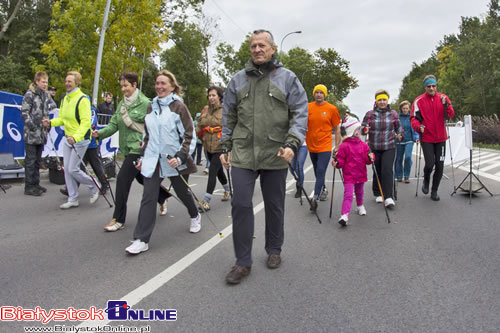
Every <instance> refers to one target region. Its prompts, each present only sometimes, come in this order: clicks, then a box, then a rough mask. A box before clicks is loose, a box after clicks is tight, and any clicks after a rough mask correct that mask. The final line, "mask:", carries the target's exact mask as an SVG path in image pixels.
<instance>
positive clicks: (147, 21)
mask: <svg viewBox="0 0 500 333" xmlns="http://www.w3.org/2000/svg"><path fill="white" fill-rule="evenodd" d="M161 4H162V1H161V0H113V1H112V2H111V9H110V13H109V17H108V27H107V30H106V38H105V41H104V50H103V58H102V66H101V77H100V87H99V89H100V91H112V92H117V91H119V82H118V77H119V75H120V73H121V72H123V71H134V72H137V73H140V72H141V70H142V68H143V67H144V64H143V58H144V54H146V55H149V54H151V53H152V52H155V51H158V50H159V44H160V43H161V42H163V41H165V40H166V37H167V35H166V31H165V27H164V25H163V22H162V17H161V15H160V9H161ZM105 5H106V0H95V1H85V0H61V1H56V2H55V4H54V6H53V8H52V17H53V19H52V21H51V30H50V32H49V41H48V42H47V43H46V44H44V45H43V46H42V52H43V54H45V55H46V57H47V58H46V61H45V63H46V67H47V69H48V70H49V71H50V72H51V73H54V74H56V77H57V79H56V81H55V86H56V87H58V88H60V90H64V89H63V87H64V77H65V74H66V72H67V71H68V70H77V71H79V72H80V73H81V74H82V85H81V86H82V88H83V90H84V91H85V92H87V93H90V92H91V89H92V84H93V81H94V79H93V76H94V72H95V65H96V58H97V48H98V45H99V34H100V30H101V25H102V21H103V15H104V8H105ZM36 67H37V68H41V67H43V65H37V66H36Z"/></svg>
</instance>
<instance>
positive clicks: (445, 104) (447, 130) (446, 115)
mask: <svg viewBox="0 0 500 333" xmlns="http://www.w3.org/2000/svg"><path fill="white" fill-rule="evenodd" d="M441 102H443V108H444V113H443V115H444V122H445V124H444V126H445V127H446V135H447V136H448V143H449V145H450V159H451V176H452V178H453V191H455V168H454V167H453V153H452V152H451V137H450V130H449V129H448V120H449V118H448V110H447V109H448V105H449V104H448V102H447V101H446V97H444V96H441Z"/></svg>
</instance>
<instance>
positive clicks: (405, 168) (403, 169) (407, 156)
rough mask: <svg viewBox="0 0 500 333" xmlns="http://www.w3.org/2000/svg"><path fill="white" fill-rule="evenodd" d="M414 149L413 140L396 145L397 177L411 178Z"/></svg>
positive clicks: (395, 170) (395, 168)
mask: <svg viewBox="0 0 500 333" xmlns="http://www.w3.org/2000/svg"><path fill="white" fill-rule="evenodd" d="M412 151H413V141H410V142H406V143H405V144H398V145H396V164H395V166H394V173H395V177H396V178H397V179H400V178H403V177H405V178H410V171H411V164H412V161H411V152H412Z"/></svg>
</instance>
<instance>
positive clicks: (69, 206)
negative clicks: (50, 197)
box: [59, 200, 80, 209]
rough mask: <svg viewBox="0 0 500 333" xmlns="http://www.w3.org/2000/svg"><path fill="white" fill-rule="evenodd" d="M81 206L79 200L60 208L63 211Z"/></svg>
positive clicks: (64, 204) (69, 202) (66, 203)
mask: <svg viewBox="0 0 500 333" xmlns="http://www.w3.org/2000/svg"><path fill="white" fill-rule="evenodd" d="M79 205H80V204H79V203H78V200H76V201H68V202H65V203H63V204H62V205H61V206H59V208H61V209H68V208H71V207H78V206H79Z"/></svg>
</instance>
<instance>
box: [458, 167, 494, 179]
mask: <svg viewBox="0 0 500 333" xmlns="http://www.w3.org/2000/svg"><path fill="white" fill-rule="evenodd" d="M459 169H460V170H463V171H465V172H469V171H470V170H469V168H468V167H467V168H466V167H459ZM472 172H474V173H475V174H476V176H478V177H485V178H488V179H491V180H496V181H497V182H500V176H496V175H491V174H489V173H486V172H482V171H481V169H479V171H478V170H477V169H474V168H472Z"/></svg>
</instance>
